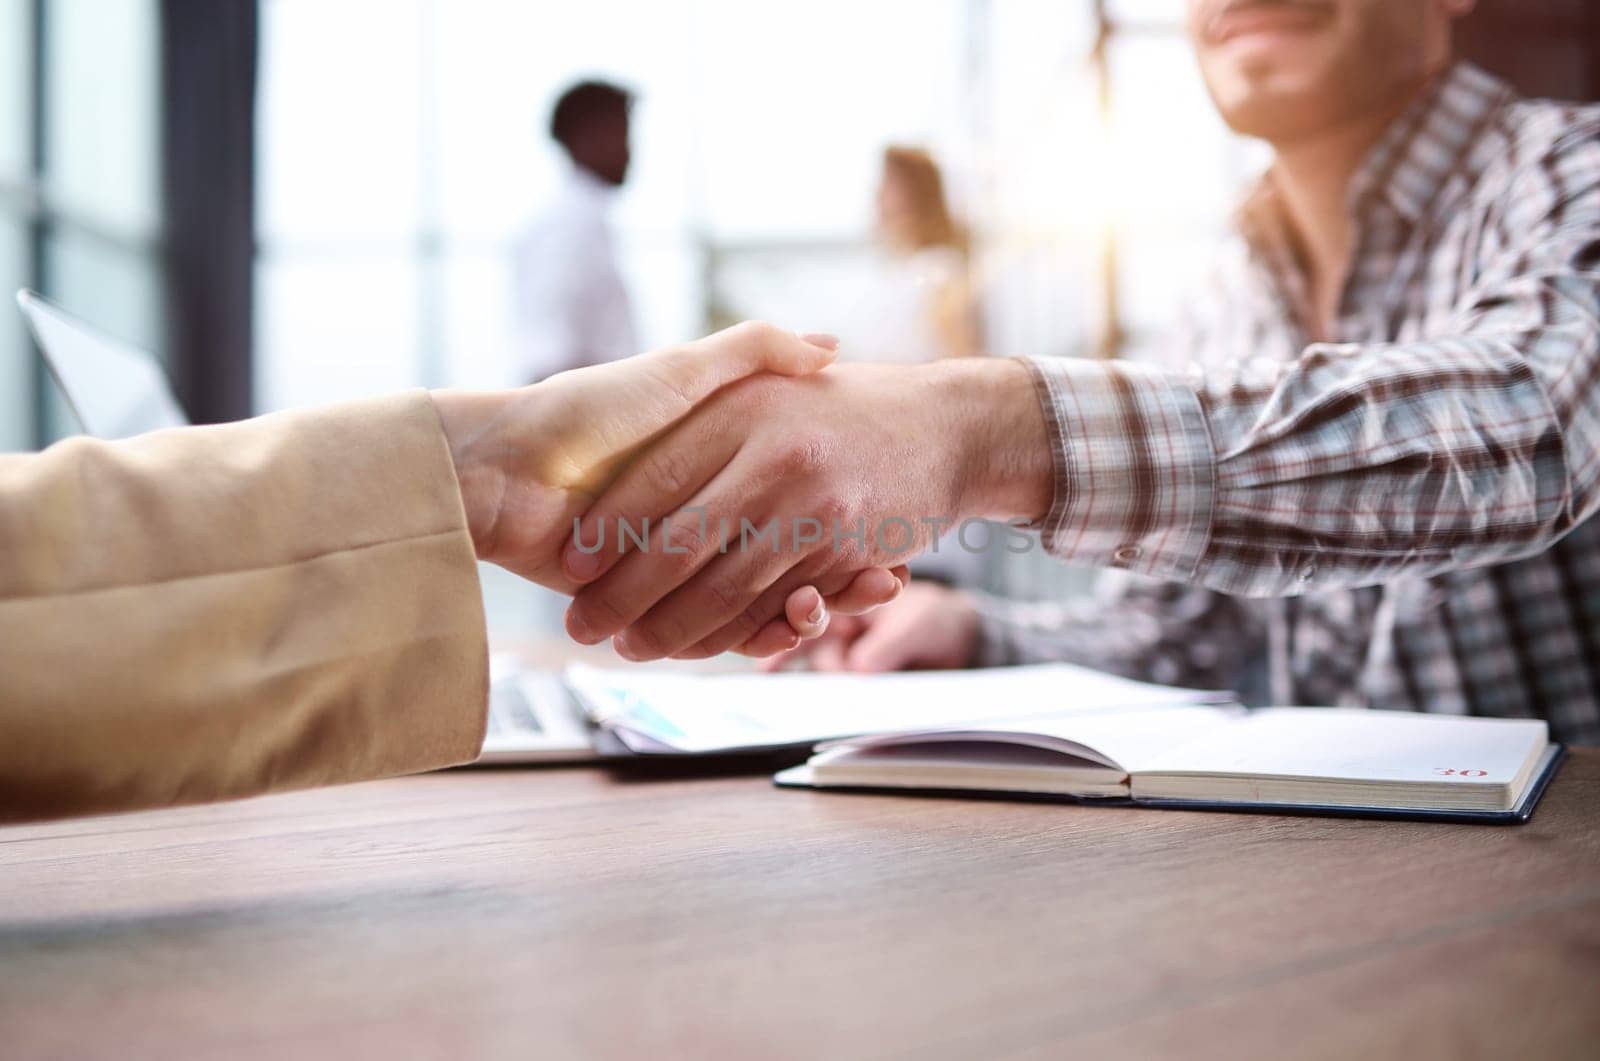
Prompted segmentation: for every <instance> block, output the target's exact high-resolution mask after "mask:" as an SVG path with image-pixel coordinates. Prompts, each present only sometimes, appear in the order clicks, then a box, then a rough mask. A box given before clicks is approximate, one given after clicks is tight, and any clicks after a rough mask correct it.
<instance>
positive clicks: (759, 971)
mask: <svg viewBox="0 0 1600 1061" xmlns="http://www.w3.org/2000/svg"><path fill="white" fill-rule="evenodd" d="M1067 1053H1074V1054H1075V1053H1081V1054H1083V1055H1085V1056H1097V1057H1134V1058H1138V1057H1147V1056H1152V1055H1170V1056H1175V1057H1177V1056H1181V1057H1185V1058H1193V1057H1239V1056H1262V1055H1282V1054H1294V1055H1306V1056H1321V1057H1349V1056H1363V1055H1365V1056H1372V1055H1382V1056H1391V1057H1399V1056H1407V1057H1519V1058H1549V1057H1563V1056H1567V1057H1580V1056H1586V1057H1590V1058H1593V1057H1596V1056H1600V752H1595V751H1588V752H1579V753H1577V754H1575V755H1574V756H1573V757H1572V759H1571V760H1570V761H1569V762H1568V763H1567V765H1566V766H1565V767H1564V769H1563V771H1562V774H1561V776H1559V777H1558V778H1557V780H1556V782H1555V784H1554V785H1553V786H1552V788H1551V791H1550V793H1549V794H1548V796H1547V797H1546V799H1545V802H1544V805H1543V806H1542V807H1541V808H1540V810H1539V812H1538V814H1537V815H1536V816H1535V819H1534V821H1533V823H1532V824H1530V825H1528V826H1524V827H1515V828H1508V827H1490V826H1461V825H1423V824H1410V823H1392V822H1391V823H1386V822H1362V821H1345V820H1332V819H1310V818H1272V817H1258V816H1249V815H1228V814H1202V813H1173V812H1154V811H1137V810H1104V809H1099V810H1085V809H1079V808H1073V807H1070V806H1059V805H1045V804H1010V803H991V802H965V801H935V800H922V799H912V798H901V797H885V796H846V795H825V794H820V793H813V792H789V791H778V790H775V789H773V788H771V787H770V786H769V785H768V783H767V782H766V781H765V780H764V779H762V778H757V777H710V778H699V779H692V778H691V779H673V780H653V781H646V780H617V779H613V778H611V777H608V776H607V775H606V774H604V773H602V772H600V771H598V770H588V769H545V770H494V771H490V770H481V771H456V772H453V773H447V774H436V775H432V776H427V777H416V778H408V779H403V780H397V781H389V782H381V783H376V784H368V785H358V786H351V787H348V788H342V789H333V790H328V791H322V792H313V793H304V794H298V795H291V796H283V797H275V798H270V799H261V800H255V801H250V802H244V803H234V804H226V805H221V806H214V807H204V808H193V809H186V810H176V811H166V812H159V813H149V814H134V815H126V816H122V817H114V818H98V819H90V820H83V821H76V822H69V823H61V824H52V825H41V826H27V827H13V828H9V829H3V830H0V1054H3V1055H4V1056H5V1057H7V1058H27V1057H41V1056H50V1057H95V1056H114V1057H119V1058H120V1057H159V1058H177V1057H185V1056H193V1055H197V1054H198V1055H205V1056H227V1057H234V1056H250V1057H297V1058H298V1057H315V1056H329V1057H372V1056H379V1057H381V1056H385V1055H394V1056H402V1057H405V1056H435V1057H445V1056H449V1057H515V1058H524V1057H529V1056H534V1055H536V1054H537V1055H540V1056H572V1055H584V1056H600V1057H623V1056H677V1057H693V1058H703V1057H722V1056H745V1057H749V1056H762V1057H815V1056H823V1055H833V1056H909V1055H918V1056H931V1057H976V1056H985V1057H993V1056H1052V1057H1053V1056H1062V1055H1063V1054H1067Z"/></svg>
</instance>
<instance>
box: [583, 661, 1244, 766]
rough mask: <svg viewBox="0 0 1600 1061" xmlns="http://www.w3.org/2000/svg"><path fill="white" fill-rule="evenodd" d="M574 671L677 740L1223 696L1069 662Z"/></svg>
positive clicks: (867, 728)
mask: <svg viewBox="0 0 1600 1061" xmlns="http://www.w3.org/2000/svg"><path fill="white" fill-rule="evenodd" d="M567 681H568V684H569V685H570V686H571V687H572V689H573V690H574V691H575V692H576V693H578V694H579V696H580V697H581V698H582V699H583V700H584V701H585V702H586V703H588V704H589V705H590V709H591V710H592V711H593V712H594V713H595V715H596V717H597V720H598V721H601V722H603V723H605V724H607V725H610V726H613V727H616V728H619V729H627V730H632V731H634V732H637V733H641V734H644V735H646V736H648V737H651V738H653V739H655V740H658V741H661V742H662V743H664V744H667V745H669V746H671V747H673V748H676V749H678V750H680V751H713V750H716V749H719V748H737V747H750V746H762V745H782V744H803V743H814V742H817V741H822V740H828V739H830V738H834V737H844V736H851V735H855V734H861V733H883V732H888V731H892V730H903V729H927V728H930V727H937V726H947V725H951V724H955V723H962V722H968V723H975V722H985V721H987V720H989V719H995V718H1008V719H1016V718H1019V717H1020V718H1027V717H1030V716H1035V715H1060V714H1062V713H1076V712H1086V711H1100V710H1107V709H1110V708H1116V707H1130V706H1135V705H1149V706H1170V705H1172V704H1183V703H1198V702H1204V701H1211V702H1215V701H1216V700H1218V699H1223V700H1225V699H1227V694H1225V693H1216V692H1207V691H1195V690H1189V689H1172V688H1168V687H1165V686H1158V685H1148V684H1145V683H1143V682H1134V681H1129V680H1127V679H1124V678H1117V677H1114V676H1112V675H1108V674H1101V673H1099V672H1098V671H1093V670H1089V669H1087V668H1084V667H1074V666H1070V665H1068V664H1046V665H1040V666H1031V667H1002V668H994V669H989V670H973V671H923V672H910V673H902V674H873V675H856V674H806V673H796V674H709V675H694V674H683V673H682V672H660V671H650V670H644V669H640V670H628V671H617V670H601V669H598V668H595V667H587V666H581V665H575V666H573V667H571V668H569V669H568V671H567Z"/></svg>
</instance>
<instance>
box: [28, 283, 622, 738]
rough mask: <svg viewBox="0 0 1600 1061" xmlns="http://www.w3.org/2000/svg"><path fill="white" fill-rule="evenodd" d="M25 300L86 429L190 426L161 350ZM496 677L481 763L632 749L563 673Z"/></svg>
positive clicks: (118, 431)
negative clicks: (594, 716)
mask: <svg viewBox="0 0 1600 1061" xmlns="http://www.w3.org/2000/svg"><path fill="white" fill-rule="evenodd" d="M17 305H18V306H20V307H21V308H22V315H23V318H24V319H25V320H26V321H27V322H28V330H29V331H31V332H32V333H33V337H34V339H35V340H36V341H37V343H38V347H39V353H40V355H41V356H43V358H44V361H45V364H46V366H48V368H49V370H50V375H51V376H52V377H54V379H55V381H56V385H57V386H58V387H59V388H60V390H61V395H62V397H63V398H65V400H66V403H67V406H68V408H69V409H71V411H72V415H73V416H74V417H75V418H76V419H77V421H78V424H79V426H80V427H82V428H83V432H84V434H87V435H92V436H94V437H95V438H107V439H115V438H131V437H133V436H134V435H142V434H144V433H145V432H147V431H159V430H161V429H163V428H169V427H185V426H187V425H188V423H189V418H188V416H186V415H185V414H184V411H183V407H182V406H181V405H179V404H178V400H177V398H176V397H175V396H174V395H173V393H172V386H171V384H170V383H168V381H167V377H166V373H165V372H164V371H163V370H162V368H161V362H160V361H159V360H157V358H156V356H155V355H154V354H153V353H151V352H150V351H148V350H144V349H142V348H140V347H137V346H133V345H131V344H129V343H125V342H123V341H121V340H120V339H115V338H113V337H111V336H109V335H107V334H105V333H104V332H101V331H99V330H97V329H95V328H93V327H91V326H90V325H89V324H87V323H85V322H84V321H82V320H80V319H79V318H77V317H75V316H73V315H72V314H70V313H68V312H67V311H66V310H64V309H62V308H61V307H60V306H57V305H55V304H54V303H52V302H50V301H48V300H47V299H45V298H42V297H41V296H39V295H38V294H36V293H35V292H32V291H29V290H26V289H24V290H21V291H18V292H17ZM489 680H490V691H489V725H488V735H487V736H486V737H485V738H484V742H483V752H482V754H481V755H480V756H479V758H478V762H479V763H484V764H492V763H533V762H582V761H587V760H592V759H598V758H601V757H602V756H608V755H612V754H617V753H622V754H626V749H624V748H620V747H614V746H612V743H611V742H613V741H614V738H610V737H609V736H608V735H607V734H604V733H603V732H602V731H600V730H598V729H597V728H596V727H595V726H594V724H593V723H592V722H591V721H590V719H589V717H588V714H587V713H586V712H585V711H584V710H583V707H582V704H581V702H580V701H579V700H578V699H577V698H576V697H575V696H574V695H573V694H572V692H571V691H570V690H569V689H568V688H567V686H566V684H565V683H564V682H563V681H562V680H561V677H560V675H557V674H552V673H549V672H545V671H533V670H529V669H527V668H524V667H519V666H518V665H517V664H516V663H515V661H514V660H511V659H509V658H502V657H498V656H497V657H495V658H494V659H493V660H491V662H490V667H489ZM597 742H598V743H597Z"/></svg>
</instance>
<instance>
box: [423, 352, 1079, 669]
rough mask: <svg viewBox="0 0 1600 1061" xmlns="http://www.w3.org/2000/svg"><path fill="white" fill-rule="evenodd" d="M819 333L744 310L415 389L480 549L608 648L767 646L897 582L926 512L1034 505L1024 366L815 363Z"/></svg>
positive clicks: (686, 652) (1043, 499)
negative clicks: (541, 366) (665, 344)
mask: <svg viewBox="0 0 1600 1061" xmlns="http://www.w3.org/2000/svg"><path fill="white" fill-rule="evenodd" d="M837 345H838V344H837V341H836V340H834V339H832V338H831V337H828V336H817V335H808V336H801V335H796V334H795V333H792V332H787V331H784V330H782V329H779V328H776V327H773V326H771V325H767V324H758V323H746V324H740V325H737V326H735V327H733V328H729V329H727V330H725V331H722V332H718V333H717V334H715V335H712V336H709V337H707V338H705V339H701V340H699V341H697V342H693V343H689V344H686V345H684V346H681V347H673V348H668V349H665V350H658V351H654V352H652V353H648V354H642V355H640V356H638V357H634V358H630V359H628V360H625V361H618V362H613V363H611V364H606V365H597V366H594V367H592V368H583V369H578V370H575V371H572V372H566V373H562V374H561V375H558V376H554V377H552V378H550V379H548V380H545V381H542V382H540V383H536V384H534V385H532V386H529V387H524V388H521V389H518V390H513V391H506V392H483V393H479V392H462V391H436V392H434V393H433V395H432V397H433V400H434V404H435V406H436V408H437V409H438V411H439V416H440V420H441V422H442V423H443V425H444V431H445V435H446V438H447V440H448V442H449V446H450V452H451V457H452V459H453V460H454V462H455V467H456V476H457V480H458V482H459V484H460V487H461V497H462V504H463V508H464V510H465V514H466V519H467V526H468V529H469V531H470V532H471V535H472V540H473V543H474V545H475V547H476V549H477V553H478V556H479V558H480V559H484V560H489V561H493V562H495V563H497V564H499V565H501V566H502V567H505V568H507V569H509V570H511V571H513V572H515V573H516V574H519V575H521V576H523V577H525V578H528V579H530V580H532V581H534V582H538V583H540V584H541V585H545V586H548V587H550V588H552V589H556V590H560V591H562V592H566V593H571V594H574V595H575V599H574V601H573V603H572V605H571V607H570V608H569V609H568V612H567V620H566V622H567V631H568V633H569V634H571V635H572V637H573V638H575V639H576V640H578V641H581V642H583V643H585V644H594V643H597V642H599V641H602V640H604V639H606V638H608V637H609V638H612V639H613V643H614V645H615V647H616V649H617V651H618V652H619V653H620V654H621V655H622V656H623V657H625V658H627V659H632V660H649V659H660V658H663V657H667V656H672V657H677V658H702V657H706V656H711V655H715V654H717V653H721V652H726V651H738V652H742V653H744V654H747V655H753V656H769V655H773V654H776V653H779V652H783V651H786V650H788V649H792V648H794V647H795V646H797V645H798V644H799V643H800V642H801V641H802V640H804V639H809V638H812V637H816V636H818V635H820V634H821V633H822V632H823V630H824V629H825V628H826V627H827V624H828V620H829V613H830V612H833V613H837V614H847V615H849V614H859V613H861V612H864V611H867V610H870V609H871V608H874V607H876V606H878V605H880V604H883V603H886V602H888V601H890V600H892V599H894V598H895V597H896V596H897V595H898V594H899V593H900V590H901V588H902V587H903V586H904V584H905V582H906V580H907V577H908V576H907V572H906V567H905V563H906V561H907V560H909V559H910V558H911V557H912V556H914V555H915V554H916V553H918V552H921V551H922V550H923V549H925V548H926V547H927V546H928V545H929V544H930V543H931V542H932V541H933V539H934V538H935V537H937V536H938V535H939V534H940V533H941V532H942V531H943V530H948V529H950V528H951V527H954V526H956V525H957V524H958V523H960V522H961V521H962V520H965V519H968V518H971V517H978V516H985V517H995V518H1017V517H1021V518H1025V519H1034V518H1037V517H1039V516H1042V515H1043V514H1044V513H1045V511H1046V510H1047V509H1048V508H1049V505H1050V501H1051V456H1050V450H1049V445H1048V441H1047V437H1046V429H1045V425H1044V418H1043V413H1042V411H1041V410H1040V408H1039V403H1038V400H1037V398H1036V397H1035V395H1034V390H1033V384H1032V381H1031V379H1030V378H1029V374H1028V371H1027V369H1026V368H1025V367H1024V366H1023V365H1021V364H1019V363H1017V362H1014V361H1003V360H992V359H967V360H962V361H947V362H940V363H936V364H931V365H918V366H868V365H858V366H832V367H830V365H831V362H832V361H833V357H834V353H835V350H836V348H837Z"/></svg>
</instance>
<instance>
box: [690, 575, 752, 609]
mask: <svg viewBox="0 0 1600 1061" xmlns="http://www.w3.org/2000/svg"><path fill="white" fill-rule="evenodd" d="M701 590H702V592H703V593H704V594H705V595H706V597H707V599H708V600H709V602H710V604H711V605H712V607H714V608H715V609H716V610H717V613H718V614H721V615H726V614H728V613H730V612H737V611H738V610H740V609H741V608H743V607H744V605H745V601H746V599H747V598H748V594H746V593H745V592H744V591H743V590H742V589H741V588H740V586H739V584H738V583H736V582H734V581H733V580H732V579H730V578H728V577H727V576H724V575H718V576H715V577H712V578H707V579H706V580H705V585H704V586H703V587H701Z"/></svg>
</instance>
